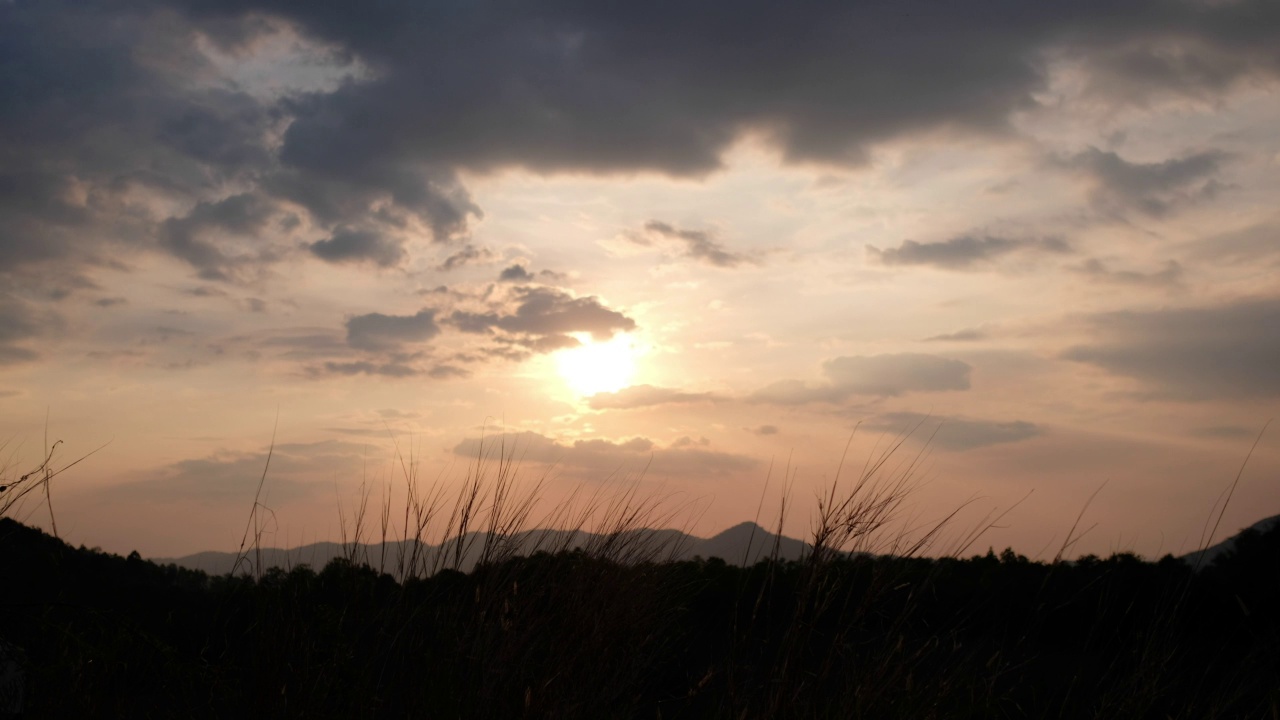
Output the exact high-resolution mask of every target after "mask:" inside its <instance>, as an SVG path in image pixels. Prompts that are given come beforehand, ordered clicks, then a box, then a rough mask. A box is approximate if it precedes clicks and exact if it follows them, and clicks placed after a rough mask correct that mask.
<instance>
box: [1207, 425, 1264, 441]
mask: <svg viewBox="0 0 1280 720" xmlns="http://www.w3.org/2000/svg"><path fill="white" fill-rule="evenodd" d="M1191 434H1192V435H1195V436H1197V437H1206V438H1224V439H1228V440H1234V439H1244V438H1253V437H1255V436H1256V435H1257V434H1258V430H1257V429H1252V430H1251V429H1249V428H1247V427H1241V426H1239V425H1205V426H1202V427H1198V428H1194V429H1193V430H1192V431H1191Z"/></svg>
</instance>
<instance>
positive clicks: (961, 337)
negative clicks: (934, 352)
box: [924, 328, 988, 342]
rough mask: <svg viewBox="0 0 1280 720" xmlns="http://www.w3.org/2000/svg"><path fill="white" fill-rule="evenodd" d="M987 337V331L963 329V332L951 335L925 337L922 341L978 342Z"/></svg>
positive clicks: (959, 331) (958, 331)
mask: <svg viewBox="0 0 1280 720" xmlns="http://www.w3.org/2000/svg"><path fill="white" fill-rule="evenodd" d="M987 337H988V333H987V331H986V330H984V329H982V328H965V329H963V330H957V331H955V332H953V333H943V334H941V335H934V336H933V337H927V338H925V339H924V341H925V342H977V341H979V340H986V339H987Z"/></svg>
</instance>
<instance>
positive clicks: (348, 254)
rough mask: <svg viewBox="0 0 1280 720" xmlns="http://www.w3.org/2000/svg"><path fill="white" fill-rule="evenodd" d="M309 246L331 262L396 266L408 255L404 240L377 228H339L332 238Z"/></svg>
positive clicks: (316, 253) (314, 252)
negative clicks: (390, 235)
mask: <svg viewBox="0 0 1280 720" xmlns="http://www.w3.org/2000/svg"><path fill="white" fill-rule="evenodd" d="M307 248H308V249H309V250H311V253H312V254H313V255H315V256H316V257H318V258H320V259H322V260H327V261H329V262H371V263H373V264H375V265H378V266H380V267H394V266H396V265H399V264H400V263H401V261H403V260H404V259H405V257H407V256H408V253H407V252H405V249H404V244H403V242H402V241H400V240H397V239H395V238H392V237H389V236H388V235H386V234H385V233H381V232H378V231H376V230H354V229H352V228H338V229H337V230H335V231H334V233H333V235H331V236H330V237H329V238H328V239H326V240H320V241H317V242H314V243H312V244H310V245H308V246H307Z"/></svg>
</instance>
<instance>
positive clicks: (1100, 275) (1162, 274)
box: [1072, 258, 1183, 289]
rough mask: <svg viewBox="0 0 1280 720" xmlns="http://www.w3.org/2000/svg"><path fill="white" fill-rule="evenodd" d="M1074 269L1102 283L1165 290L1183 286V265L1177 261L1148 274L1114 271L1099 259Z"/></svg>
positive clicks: (1134, 271) (1093, 259) (1087, 261)
mask: <svg viewBox="0 0 1280 720" xmlns="http://www.w3.org/2000/svg"><path fill="white" fill-rule="evenodd" d="M1072 269H1073V270H1074V271H1075V272H1077V273H1079V274H1080V275H1082V276H1084V277H1086V278H1088V279H1089V280H1092V281H1094V282H1100V283H1109V284H1113V285H1128V286H1134V287H1155V288H1164V289H1172V288H1177V287H1181V286H1182V276H1183V270H1182V265H1181V264H1179V263H1178V261H1176V260H1170V261H1169V262H1167V263H1165V265H1164V269H1163V270H1157V271H1155V272H1148V273H1144V272H1139V271H1137V270H1113V269H1111V268H1109V267H1107V265H1106V264H1105V263H1103V262H1102V261H1101V260H1099V259H1097V258H1090V259H1088V260H1086V261H1085V262H1084V263H1083V264H1081V265H1080V266H1079V267H1075V268H1072Z"/></svg>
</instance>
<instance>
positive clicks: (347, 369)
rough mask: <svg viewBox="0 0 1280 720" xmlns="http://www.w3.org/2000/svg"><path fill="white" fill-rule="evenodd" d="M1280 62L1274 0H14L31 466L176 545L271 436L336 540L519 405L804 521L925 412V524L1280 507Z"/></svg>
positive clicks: (705, 497)
mask: <svg viewBox="0 0 1280 720" xmlns="http://www.w3.org/2000/svg"><path fill="white" fill-rule="evenodd" d="M1278 89H1280V4H1277V3H1276V2H1274V0H1127V1H1126V2H1123V3H1115V2H1110V1H1108V2H1103V1H1101V0H1081V1H1079V2H1071V3H1028V2H1025V1H1023V0H1007V1H1003V0H975V1H974V2H967V3H941V2H936V1H934V0H895V2H878V1H877V2H872V1H870V0H859V1H857V2H850V1H840V2H835V1H832V2H807V1H801V2H788V3H781V2H758V1H755V0H747V1H743V0H732V1H730V0H706V1H705V2H699V3H689V2H683V1H682V2H676V1H674V0H651V1H649V2H635V3H606V2H599V1H598V0H576V1H575V0H549V1H546V2H514V1H511V0H507V1H502V0H493V1H486V0H475V1H458V0H454V1H452V2H409V1H407V0H386V1H384V2H376V3H356V2H350V3H343V2H326V3H319V2H309V1H308V2H304V1H299V0H217V1H212V0H113V1H112V2H104V1H100V0H36V1H31V0H3V1H0V441H3V442H5V446H4V450H3V451H2V453H0V458H3V460H4V463H3V464H4V466H5V467H7V468H8V470H7V475H6V476H12V475H13V474H14V473H20V472H23V471H25V470H24V468H30V467H33V466H34V465H35V464H38V463H39V459H40V456H41V451H42V447H44V443H45V442H53V441H54V440H55V439H56V440H62V441H63V443H62V444H61V445H59V446H58V450H57V453H58V454H57V457H56V460H57V461H58V462H61V463H63V464H65V463H66V462H70V461H72V460H75V459H77V458H79V457H81V456H83V455H85V454H87V453H90V452H92V453H93V454H92V455H91V456H90V457H88V458H86V459H85V460H84V461H83V462H81V463H80V464H79V465H76V466H75V467H74V468H72V469H70V470H68V471H67V472H66V473H64V474H63V475H61V476H60V477H58V478H57V479H56V480H55V481H54V486H53V487H52V507H53V511H54V518H55V519H56V522H57V526H58V531H59V533H60V534H61V535H62V536H63V537H65V538H66V539H68V540H70V541H72V542H74V543H80V544H85V545H88V546H97V547H102V548H104V549H106V550H109V551H112V552H119V553H126V552H128V551H130V550H133V549H137V550H139V551H140V552H142V553H143V554H144V555H147V556H176V555H182V554H186V553H191V552H196V551H199V550H232V549H235V547H236V546H237V544H238V542H239V541H240V539H241V537H242V533H243V532H244V528H245V520H246V517H247V515H248V513H249V510H250V509H251V508H252V507H253V502H254V493H255V489H256V487H257V486H258V483H259V480H260V478H262V477H263V469H264V467H265V466H266V460H267V453H268V451H269V450H271V452H272V456H271V461H270V466H269V468H268V471H267V473H266V481H265V486H264V495H263V497H262V501H263V504H264V505H265V506H267V507H269V508H270V510H271V519H272V522H271V524H270V526H269V528H268V532H267V535H266V538H265V542H266V544H271V545H276V546H286V545H289V546H291V545H298V544H301V543H304V542H311V541H315V540H323V539H338V537H339V535H340V514H339V509H340V508H343V509H344V512H350V510H351V509H352V508H353V507H354V506H355V505H356V504H357V503H358V498H359V497H360V494H361V487H365V488H379V491H378V492H383V491H384V490H385V489H386V488H391V491H390V492H391V495H392V496H393V497H399V496H400V494H402V493H403V485H404V482H405V479H404V472H405V471H404V468H405V467H408V463H409V461H410V460H411V461H412V463H414V468H415V469H414V472H415V473H416V474H417V475H418V476H419V477H421V478H425V479H428V480H432V481H437V482H440V483H442V486H443V487H453V486H456V485H457V484H458V483H460V482H461V481H462V478H463V477H464V476H465V474H466V471H467V467H468V463H469V462H472V461H473V460H474V458H475V457H476V455H477V453H478V452H481V453H483V452H486V450H484V449H482V447H481V442H482V439H483V443H484V447H485V448H488V450H487V451H489V452H492V451H493V448H494V447H495V446H496V447H498V448H499V449H501V448H504V447H505V448H506V449H507V452H508V454H509V455H511V456H512V457H514V458H515V459H517V460H518V461H519V470H520V473H521V477H522V478H525V479H526V480H527V482H529V483H536V482H537V481H538V480H539V479H542V480H543V485H542V490H541V493H542V495H543V501H542V505H541V507H543V508H545V509H546V511H548V512H549V511H550V509H551V508H553V507H555V506H556V505H557V503H558V502H560V501H561V499H562V498H564V497H566V496H567V495H566V494H567V493H570V492H573V489H574V488H577V489H578V490H579V491H580V492H581V491H584V489H585V491H586V492H600V491H604V490H602V489H609V488H619V487H623V488H625V487H634V488H636V489H637V490H638V491H639V492H640V493H641V494H642V495H645V496H649V497H660V498H661V499H662V501H663V502H664V503H666V505H665V507H670V508H672V510H673V513H674V514H672V515H671V516H670V517H671V518H672V520H671V522H673V523H674V524H677V525H680V526H682V527H686V528H688V529H690V530H692V531H694V532H696V533H698V534H701V535H704V536H707V535H711V534H714V533H715V532H718V531H720V530H722V529H724V528H727V527H729V526H731V525H734V524H736V523H738V522H742V521H745V520H752V519H754V518H756V517H760V516H761V513H763V517H762V522H763V521H765V520H766V519H767V518H770V517H772V515H773V514H775V513H776V512H777V509H778V507H779V502H780V498H782V497H783V495H784V493H785V494H786V496H787V497H788V508H789V510H788V515H787V519H786V529H787V531H788V533H789V534H792V535H796V536H803V535H804V534H805V533H806V532H807V531H808V529H809V527H810V523H811V521H812V516H813V513H814V511H815V509H816V502H815V497H816V493H818V492H819V491H820V490H821V489H822V488H826V487H829V486H830V485H831V484H832V483H843V484H844V485H845V486H846V487H847V486H848V484H849V482H850V480H851V478H854V477H856V476H857V475H858V473H859V472H860V471H861V470H862V468H863V467H864V465H865V464H866V462H867V460H868V459H869V458H875V457H878V456H879V455H880V454H882V453H884V452H885V451H886V448H889V447H893V446H894V444H895V443H898V442H899V440H901V444H900V445H898V446H897V449H896V450H895V451H894V453H895V454H894V456H893V458H891V460H890V462H889V463H888V464H887V465H886V466H885V467H886V472H902V473H906V472H910V473H911V474H912V482H913V483H914V486H913V487H914V490H913V492H912V495H911V496H910V504H909V506H908V507H907V508H904V511H903V515H901V516H900V522H901V526H900V527H901V528H902V529H904V530H905V531H907V532H910V531H912V530H913V529H919V528H922V527H927V526H929V524H930V523H931V522H935V521H937V520H938V519H940V518H942V517H945V516H947V515H948V513H950V512H951V511H953V510H955V509H957V508H961V509H962V511H961V513H960V514H959V515H958V516H957V518H956V520H955V521H954V524H953V526H952V527H953V528H954V529H955V531H956V532H957V533H958V534H957V535H956V537H963V534H964V532H963V531H966V530H968V529H970V528H973V527H980V526H982V525H983V523H984V522H987V523H989V522H990V521H991V520H990V519H991V518H994V517H995V516H996V515H998V514H999V513H1004V512H1006V511H1008V512H1007V514H1005V515H1003V516H1002V517H1000V520H999V522H998V523H996V526H995V527H992V528H990V529H989V530H988V531H987V533H986V534H985V535H983V536H982V537H981V538H980V540H979V542H978V543H977V545H976V546H975V547H974V550H978V551H985V549H986V547H987V546H988V545H990V546H994V547H995V548H997V549H999V548H1002V547H1004V546H1012V547H1014V548H1015V549H1017V550H1018V551H1020V552H1022V553H1024V554H1027V555H1029V556H1032V557H1039V558H1052V557H1053V556H1054V555H1055V553H1056V552H1057V551H1058V550H1059V548H1061V547H1062V545H1063V543H1065V542H1067V537H1068V534H1069V533H1070V531H1071V528H1072V527H1073V525H1075V524H1076V522H1077V516H1079V515H1081V512H1082V510H1083V511H1084V513H1083V518H1082V519H1080V520H1079V524H1078V525H1076V527H1077V531H1076V537H1073V541H1074V542H1073V543H1072V544H1071V545H1070V547H1069V548H1068V550H1069V553H1068V554H1075V553H1086V552H1089V553H1097V554H1108V553H1111V552H1117V551H1131V552H1137V553H1140V554H1143V555H1146V556H1149V557H1156V556H1159V555H1162V554H1164V553H1169V552H1173V553H1182V552H1188V551H1190V550H1193V549H1195V547H1197V546H1198V545H1199V544H1200V542H1201V538H1202V535H1203V534H1204V530H1205V525H1206V521H1207V520H1208V519H1210V518H1211V517H1213V518H1215V519H1216V514H1215V513H1214V508H1215V504H1216V503H1218V501H1219V499H1220V498H1221V496H1222V493H1223V492H1224V491H1225V490H1226V489H1227V488H1228V487H1229V486H1230V484H1231V482H1232V480H1233V478H1235V477H1236V475H1237V472H1238V471H1240V468H1241V466H1242V464H1243V463H1244V462H1245V459H1246V457H1248V458H1249V459H1248V463H1247V465H1245V467H1244V471H1243V472H1242V473H1241V475H1240V483H1239V486H1238V487H1237V488H1236V490H1235V492H1234V494H1233V496H1232V499H1231V503H1230V505H1228V506H1227V508H1226V511H1225V514H1224V515H1223V518H1222V524H1221V530H1220V532H1219V535H1218V537H1221V536H1223V535H1225V534H1228V533H1229V532H1233V531H1234V530H1235V529H1238V528H1240V527H1243V526H1246V525H1249V524H1251V523H1253V522H1255V521H1256V520H1258V519H1261V518H1263V517H1266V516H1269V515H1275V514H1277V513H1280V482H1278V481H1280V427H1272V428H1270V429H1268V430H1267V431H1266V432H1264V433H1263V432H1262V431H1263V428H1264V426H1265V424H1266V423H1267V421H1268V420H1269V419H1270V418H1272V417H1274V416H1275V415H1276V414H1277V409H1278V408H1280V202H1277V200H1278V199H1280V190H1278V188H1280V92H1277V91H1278ZM1259 433H1262V436H1261V440H1260V441H1258V443H1257V448H1256V450H1255V451H1254V452H1253V454H1252V456H1249V452H1250V447H1251V446H1252V445H1253V444H1254V442H1255V439H1257V438H1258V436H1259ZM46 438H47V440H46ZM846 444H847V445H848V449H847V451H846ZM512 448H514V450H512ZM500 451H501V450H500ZM842 457H843V458H845V459H844V465H843V467H844V469H843V470H840V468H841V462H842ZM609 491H612V490H609ZM1095 493H1096V495H1095ZM1091 496H1093V500H1092V501H1090V497H1091ZM375 497H376V496H375ZM761 508H763V510H761ZM14 512H15V513H16V514H17V516H18V517H20V518H21V519H25V520H27V521H28V522H32V523H36V524H41V525H42V526H48V525H49V524H50V518H49V512H48V508H46V507H45V506H44V505H42V504H27V505H26V506H24V507H22V508H17V509H15V510H14ZM993 513H994V514H993ZM984 518H986V519H987V520H985V521H984ZM1080 533H1083V536H1082V537H1078V536H1079V535H1080ZM945 549H946V548H945V547H942V546H940V549H939V551H945Z"/></svg>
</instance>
